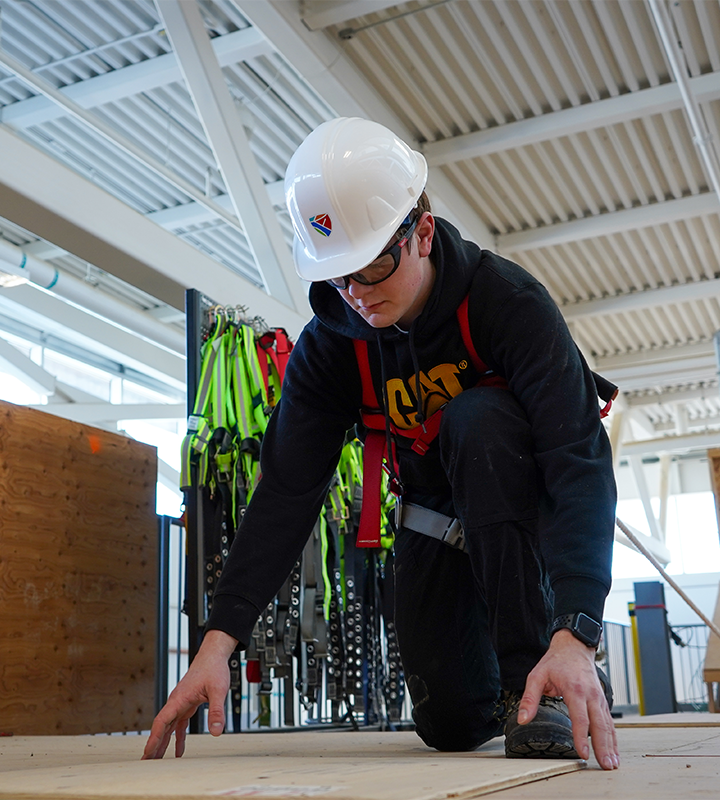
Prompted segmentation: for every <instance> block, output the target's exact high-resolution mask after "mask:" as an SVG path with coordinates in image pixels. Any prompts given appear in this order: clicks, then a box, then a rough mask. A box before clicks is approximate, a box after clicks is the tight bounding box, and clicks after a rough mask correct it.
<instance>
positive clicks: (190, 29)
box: [156, 0, 309, 313]
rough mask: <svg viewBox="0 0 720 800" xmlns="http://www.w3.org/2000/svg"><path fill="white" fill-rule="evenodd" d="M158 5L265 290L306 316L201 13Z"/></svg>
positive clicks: (185, 5)
mask: <svg viewBox="0 0 720 800" xmlns="http://www.w3.org/2000/svg"><path fill="white" fill-rule="evenodd" d="M156 5H157V7H158V9H159V11H160V13H161V14H162V17H163V19H164V21H165V25H166V27H167V31H168V34H169V36H170V39H171V41H172V44H173V47H174V49H175V53H176V55H177V57H178V62H179V63H180V69H181V70H182V73H183V75H184V77H185V83H186V85H187V87H188V90H189V91H190V95H191V96H192V99H193V103H194V104H195V108H196V110H197V112H198V116H199V117H200V121H201V123H202V125H203V128H204V129H205V133H206V135H207V137H208V141H209V142H210V146H211V147H212V150H213V153H214V154H215V160H216V162H217V165H218V168H219V170H220V172H221V173H222V176H223V180H224V182H225V186H226V187H227V190H228V194H229V195H230V199H231V200H232V204H233V208H234V209H235V212H236V214H237V217H238V219H240V220H241V221H242V224H243V227H244V229H245V236H246V237H247V240H248V244H249V245H250V249H251V250H252V252H253V255H254V257H255V263H256V265H257V268H258V271H259V272H260V274H261V276H262V278H263V282H264V284H265V288H266V290H267V291H268V293H269V294H270V295H272V296H273V297H276V298H277V299H278V300H280V301H282V302H284V303H285V304H286V305H288V306H291V307H294V308H295V309H296V310H297V311H301V312H306V313H309V305H308V301H307V294H306V292H305V289H304V288H303V286H302V284H301V281H300V279H299V278H298V276H297V274H296V273H295V269H294V266H293V263H292V256H291V254H290V251H289V249H288V247H287V245H286V244H285V237H284V235H283V233H282V230H281V228H280V224H279V223H278V220H277V216H276V214H275V210H274V209H273V207H272V205H271V203H270V200H269V199H268V195H267V191H266V189H265V186H264V183H263V180H262V177H261V175H260V169H259V167H258V164H257V161H256V160H255V156H254V155H253V152H252V150H251V149H250V143H249V142H248V139H247V136H246V134H245V130H244V128H243V125H242V121H241V119H240V117H239V115H238V113H237V109H236V107H235V104H234V102H233V99H232V96H231V95H230V91H229V89H228V87H227V84H226V83H225V78H224V77H223V74H222V70H221V69H220V65H219V64H218V61H217V58H216V57H215V54H214V53H213V50H212V46H211V44H210V38H209V36H208V34H207V31H206V29H205V23H204V22H203V19H202V16H201V14H200V9H199V7H198V5H197V3H196V2H182V0H156Z"/></svg>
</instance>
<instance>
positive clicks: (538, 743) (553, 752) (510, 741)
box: [505, 723, 580, 758]
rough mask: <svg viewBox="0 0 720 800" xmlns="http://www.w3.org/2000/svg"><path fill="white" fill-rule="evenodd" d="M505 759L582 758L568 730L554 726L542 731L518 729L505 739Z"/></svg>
mask: <svg viewBox="0 0 720 800" xmlns="http://www.w3.org/2000/svg"><path fill="white" fill-rule="evenodd" d="M530 725H532V723H530ZM505 757H506V758H580V756H579V755H578V754H577V750H575V745H574V744H573V740H572V737H571V736H570V737H568V732H567V728H561V727H560V726H553V725H543V726H542V730H532V729H529V728H526V729H523V728H520V727H518V728H516V729H515V730H514V731H513V732H512V733H511V734H510V735H509V736H507V737H506V739H505Z"/></svg>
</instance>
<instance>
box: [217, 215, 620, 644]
mask: <svg viewBox="0 0 720 800" xmlns="http://www.w3.org/2000/svg"><path fill="white" fill-rule="evenodd" d="M431 261H432V263H433V264H434V266H435V270H436V277H435V282H434V285H433V289H432V293H431V295H430V297H429V299H428V301H427V303H426V305H425V308H424V309H423V311H422V313H421V314H420V316H419V317H418V318H417V319H416V320H415V321H414V322H413V324H412V326H411V329H410V331H409V332H408V333H406V332H403V331H400V330H399V329H398V328H396V327H395V326H392V327H389V328H381V329H376V328H373V327H372V326H371V325H369V324H368V323H367V322H366V321H365V320H364V319H363V318H362V317H361V316H360V315H359V314H357V313H356V312H355V311H353V310H352V309H351V308H350V307H349V306H348V305H347V304H346V303H345V301H344V300H343V299H342V297H341V296H340V294H339V293H338V292H337V290H335V289H333V288H332V287H331V286H329V285H328V284H325V283H316V284H313V285H312V287H311V291H310V301H311V304H312V307H313V310H314V312H315V316H314V317H313V319H312V320H311V321H310V322H309V323H308V324H307V326H306V327H305V329H304V330H303V332H302V333H301V335H300V337H299V338H298V342H297V344H296V346H295V348H294V349H293V352H292V355H291V357H290V360H289V363H288V366H287V372H286V375H285V380H284V383H283V389H282V398H281V400H280V402H279V403H278V406H277V407H276V409H275V411H274V412H273V415H272V417H271V419H270V422H269V425H268V429H267V432H266V434H265V438H264V441H263V444H262V453H261V470H262V479H261V481H260V483H259V485H258V487H257V489H256V490H255V493H254V495H253V498H252V501H251V502H250V505H249V507H248V509H247V511H246V513H245V516H244V518H243V522H242V524H241V526H240V528H239V530H238V533H237V535H236V537H235V542H234V543H233V546H232V548H231V552H230V556H229V559H228V561H227V564H226V565H225V568H224V570H223V574H222V577H221V580H220V582H219V585H218V587H217V590H216V592H215V596H214V600H213V608H212V612H211V614H210V619H209V621H208V624H207V628H208V629H219V630H223V631H225V632H226V633H229V634H230V635H232V636H234V637H235V638H236V639H238V640H239V641H240V642H241V645H242V646H243V647H244V646H246V645H247V644H248V642H249V640H250V635H251V632H252V629H253V626H254V624H255V621H256V619H257V617H258V616H259V615H260V612H261V610H262V609H264V608H265V606H266V605H267V604H268V603H269V601H270V600H271V599H272V597H273V596H274V595H275V594H276V593H277V591H278V590H279V589H280V586H281V585H282V583H283V581H284V580H285V579H286V577H287V576H288V574H289V573H290V570H291V569H292V566H293V565H294V563H295V562H296V561H297V559H298V558H299V556H300V553H301V551H302V549H303V546H304V544H305V542H306V540H307V538H308V536H309V534H310V531H311V530H312V527H313V525H314V523H315V521H316V520H317V517H318V514H319V513H320V510H321V507H322V504H323V501H324V498H325V494H326V491H327V488H328V485H329V483H330V480H331V479H332V476H333V473H334V471H335V467H336V466H337V463H338V459H339V457H340V450H341V448H342V445H343V442H344V439H345V434H346V431H348V430H349V429H350V428H352V427H353V426H354V425H356V424H357V423H360V411H359V409H360V406H361V395H362V387H361V381H360V376H359V372H358V366H357V359H356V356H355V351H354V347H353V343H352V339H353V338H355V339H366V340H368V342H369V344H368V351H369V357H370V365H371V369H372V373H373V378H374V384H375V392H376V395H377V397H378V398H382V397H383V385H382V384H383V383H385V384H386V386H388V387H389V391H388V393H387V396H388V397H389V404H390V411H391V416H392V417H393V420H394V421H395V422H396V423H397V424H399V425H401V426H403V424H404V426H405V427H410V426H411V425H414V424H415V423H416V421H417V416H416V415H417V409H416V400H415V394H414V392H413V390H412V387H414V386H415V385H416V382H415V377H414V376H417V375H418V373H420V378H421V385H422V386H423V389H424V392H423V396H424V401H425V408H424V409H423V410H424V411H425V412H426V413H427V414H428V415H429V413H431V412H432V410H433V409H434V408H435V407H436V406H437V405H439V404H441V403H442V402H445V401H446V400H448V399H450V397H452V396H454V395H455V394H457V392H458V391H460V390H461V389H467V388H469V387H471V386H473V385H475V383H476V382H477V380H478V374H477V373H476V372H475V371H474V368H473V367H472V363H471V360H470V358H469V355H468V352H467V350H466V349H465V347H464V345H463V342H462V337H461V333H460V327H459V323H458V321H457V317H456V310H457V308H458V306H459V305H460V303H461V302H462V300H463V299H464V298H465V297H466V296H468V295H469V298H470V300H469V318H470V331H471V334H472V340H473V343H474V345H475V349H476V350H477V352H478V353H479V355H480V357H481V358H482V359H483V361H485V363H486V364H487V365H488V366H489V367H490V368H491V369H493V370H495V372H497V373H498V374H499V375H501V376H503V377H504V378H505V379H506V380H507V382H508V384H509V388H510V390H511V391H512V392H513V394H514V395H515V397H516V398H517V400H518V401H519V403H520V405H521V406H522V407H523V409H524V410H525V413H526V414H527V417H528V419H529V421H530V425H531V427H532V433H533V441H534V448H535V458H536V461H537V463H538V466H539V468H540V472H541V474H542V477H543V479H544V485H545V490H546V492H545V501H544V504H543V507H544V511H543V517H542V522H541V525H540V544H541V551H542V555H543V558H544V561H545V565H546V568H547V571H548V574H549V577H550V581H551V584H552V587H553V590H554V592H555V614H556V615H561V614H572V613H575V612H576V611H583V612H585V613H586V614H588V615H590V616H591V617H593V618H594V619H597V620H600V619H601V618H602V611H603V605H604V601H605V597H606V596H607V593H608V591H609V589H610V569H611V553H612V541H613V528H614V515H615V503H616V493H615V482H614V477H613V470H612V458H611V453H610V445H609V442H608V438H607V436H606V434H605V430H604V428H603V426H602V424H601V422H600V417H599V411H598V398H597V391H596V385H595V380H594V378H593V374H592V372H591V371H590V369H589V368H588V366H587V364H586V363H585V361H584V359H583V358H582V356H581V355H580V353H579V351H578V349H577V347H576V345H575V343H574V342H573V340H572V338H571V336H570V333H569V331H568V329H567V326H566V324H565V321H564V320H563V318H562V315H561V314H560V312H559V310H558V308H557V306H556V305H555V303H554V302H553V300H552V299H551V298H550V296H549V295H548V293H547V291H546V290H545V289H544V287H543V286H542V285H541V284H540V283H538V281H537V280H535V278H533V277H532V276H531V275H530V274H529V273H528V272H526V271H525V270H524V269H522V268H521V267H519V266H518V265H517V264H514V263H512V262H511V261H507V260H506V259H503V258H501V257H499V256H497V255H495V254H493V253H491V252H489V251H487V250H481V249H480V248H479V247H477V245H475V244H473V243H471V242H467V241H464V240H463V239H462V238H461V237H460V235H459V233H458V231H457V230H456V229H455V228H453V227H452V225H450V224H449V223H448V222H446V221H444V220H442V219H437V218H436V231H435V236H434V239H433V247H432V254H431ZM498 391H501V390H498ZM399 439H402V437H399ZM401 444H402V442H401ZM400 475H401V478H402V479H403V481H404V482H405V483H406V484H409V487H408V488H409V495H410V499H412V495H413V491H417V492H419V493H421V494H423V496H426V495H427V494H428V493H430V494H432V493H433V492H435V491H442V489H441V487H442V486H446V485H447V482H446V480H445V478H444V474H442V473H441V467H440V465H439V459H438V458H437V452H436V450H433V449H431V452H429V453H428V454H427V455H426V456H423V457H420V456H416V455H415V454H414V453H411V452H409V451H408V450H407V449H403V450H402V451H401V459H400ZM499 521H501V520H499V519H487V520H484V521H483V522H499ZM419 535H420V534H419Z"/></svg>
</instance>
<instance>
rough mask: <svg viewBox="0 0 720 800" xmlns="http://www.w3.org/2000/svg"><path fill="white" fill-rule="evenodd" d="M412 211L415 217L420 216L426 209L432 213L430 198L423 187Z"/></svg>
mask: <svg viewBox="0 0 720 800" xmlns="http://www.w3.org/2000/svg"><path fill="white" fill-rule="evenodd" d="M414 211H415V216H416V217H421V216H422V215H423V214H424V213H425V212H426V211H430V212H431V213H432V208H431V207H430V198H429V197H428V196H427V194H426V192H425V190H424V189H423V191H422V194H421V195H420V197H418V201H417V203H416V204H415V209H414Z"/></svg>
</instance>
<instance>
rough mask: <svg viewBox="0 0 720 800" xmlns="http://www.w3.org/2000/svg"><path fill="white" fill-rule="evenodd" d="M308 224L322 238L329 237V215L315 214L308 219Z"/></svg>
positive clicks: (330, 224)
mask: <svg viewBox="0 0 720 800" xmlns="http://www.w3.org/2000/svg"><path fill="white" fill-rule="evenodd" d="M310 224H311V225H312V226H313V228H315V230H316V231H317V232H318V233H321V234H322V235H323V236H330V234H331V233H332V220H331V219H330V215H329V214H316V215H315V216H314V217H310Z"/></svg>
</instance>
